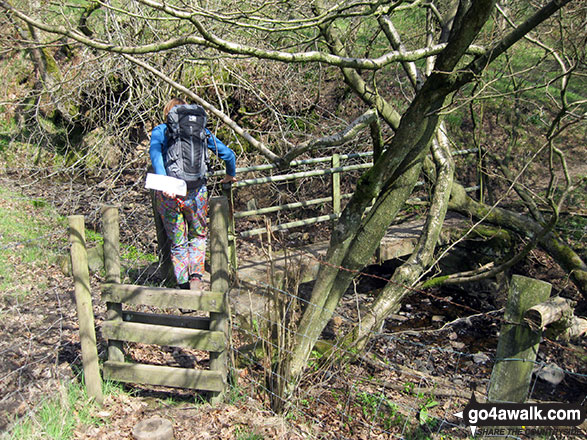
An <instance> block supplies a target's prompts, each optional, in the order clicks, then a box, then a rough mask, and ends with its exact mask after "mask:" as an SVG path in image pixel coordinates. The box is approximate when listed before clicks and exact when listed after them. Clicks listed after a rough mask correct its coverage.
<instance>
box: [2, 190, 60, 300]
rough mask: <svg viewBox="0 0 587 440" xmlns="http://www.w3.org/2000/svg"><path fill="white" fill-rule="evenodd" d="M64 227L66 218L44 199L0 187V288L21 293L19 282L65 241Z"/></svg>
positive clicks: (51, 257)
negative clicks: (31, 197) (22, 194)
mask: <svg viewBox="0 0 587 440" xmlns="http://www.w3.org/2000/svg"><path fill="white" fill-rule="evenodd" d="M65 228H66V225H65V219H63V218H62V217H60V216H59V215H58V214H57V213H56V212H55V211H54V210H53V209H52V208H51V207H50V206H48V205H47V203H45V202H44V201H43V200H31V199H27V198H25V197H22V196H21V195H19V194H17V193H15V192H13V191H10V190H8V189H6V188H3V187H0V231H1V232H0V290H2V291H5V292H6V291H12V292H18V293H23V294H24V293H25V292H24V291H22V289H21V288H20V285H21V284H23V283H26V282H27V281H29V278H30V277H31V275H32V274H34V272H35V271H36V270H38V269H40V268H42V267H46V266H48V265H49V264H51V262H52V261H53V260H54V259H55V258H56V255H57V251H58V248H59V247H60V246H63V245H65V237H66V233H65ZM62 229H63V231H61V230H62ZM60 232H62V233H60Z"/></svg>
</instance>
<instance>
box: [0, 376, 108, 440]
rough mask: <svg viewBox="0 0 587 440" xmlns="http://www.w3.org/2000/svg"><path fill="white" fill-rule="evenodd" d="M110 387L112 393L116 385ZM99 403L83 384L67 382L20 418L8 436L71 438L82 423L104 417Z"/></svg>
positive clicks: (13, 438) (12, 439)
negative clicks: (98, 415) (30, 412)
mask: <svg viewBox="0 0 587 440" xmlns="http://www.w3.org/2000/svg"><path fill="white" fill-rule="evenodd" d="M105 388H106V391H108V392H110V393H112V392H113V391H114V390H115V388H113V387H112V385H109V383H108V382H107V383H106V384H105ZM96 412H97V406H96V405H95V404H94V403H93V402H92V401H91V399H90V398H89V397H88V396H87V394H86V392H85V389H84V387H83V385H82V384H80V383H77V382H71V383H69V384H65V385H63V386H62V387H61V389H60V390H59V393H58V394H57V395H55V396H53V397H51V398H49V399H47V400H45V401H44V402H43V403H42V404H40V406H38V407H37V408H36V410H35V411H34V413H32V414H31V415H30V416H29V417H26V418H24V419H23V420H21V421H20V422H18V423H17V424H16V425H15V426H14V427H13V428H12V430H11V431H10V433H9V434H7V436H6V437H4V438H6V440H24V439H26V440H34V439H43V440H45V439H51V440H68V439H72V438H74V433H75V430H76V428H77V427H78V426H82V425H84V426H90V425H99V424H101V423H103V422H102V419H101V418H99V417H97V416H96V415H95V413H96Z"/></svg>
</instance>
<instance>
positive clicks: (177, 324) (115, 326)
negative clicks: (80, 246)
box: [72, 197, 229, 401]
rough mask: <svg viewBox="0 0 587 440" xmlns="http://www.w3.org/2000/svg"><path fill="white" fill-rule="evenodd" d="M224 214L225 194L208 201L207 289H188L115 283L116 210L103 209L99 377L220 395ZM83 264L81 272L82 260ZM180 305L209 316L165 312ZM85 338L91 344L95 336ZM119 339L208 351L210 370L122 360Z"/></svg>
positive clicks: (224, 344) (223, 378) (224, 333)
mask: <svg viewBox="0 0 587 440" xmlns="http://www.w3.org/2000/svg"><path fill="white" fill-rule="evenodd" d="M228 212H229V210H228V201H227V199H226V197H214V198H212V199H211V201H210V221H211V224H210V249H211V256H210V267H211V290H210V291H194V290H178V289H168V288H157V287H145V286H139V285H129V284H120V252H119V249H120V244H119V241H118V240H119V239H118V237H119V225H118V210H117V208H115V207H112V206H108V207H105V208H104V209H103V211H102V214H103V225H104V228H103V229H104V230H103V233H104V266H105V271H106V283H104V284H103V285H102V298H103V300H104V301H105V302H106V306H107V313H106V320H105V322H104V324H103V326H102V335H103V337H104V338H106V339H107V340H108V359H107V361H106V362H105V363H104V365H103V376H104V378H105V379H111V380H116V381H120V382H131V383H142V384H149V385H162V386H170V387H181V388H190V389H197V390H202V391H209V392H211V393H212V400H213V401H218V400H219V399H220V398H221V397H222V394H223V392H224V391H225V388H226V384H227V371H228V368H227V350H228V341H229V328H228V322H229V318H228V306H227V291H228V286H229V278H228V276H229V271H228ZM76 217H80V216H76ZM78 220H79V219H78ZM76 228H77V229H76V231H78V232H76V233H75V236H76V237H82V236H83V217H82V221H81V222H78V223H77V226H76ZM80 229H81V232H79V230H80ZM78 252H79V250H78ZM75 258H78V257H77V256H76V257H75ZM73 259H74V254H73V253H72V260H73ZM80 266H81V265H77V264H74V265H73V267H74V279H75V280H76V284H77V283H78V281H79V280H80V279H81V278H80V277H79V276H78V274H77V273H76V271H75V268H76V267H80ZM85 266H86V267H85V269H86V272H87V264H86V265H85ZM81 284H82V285H87V286H89V278H87V279H86V278H84V279H83V280H82V281H81ZM88 296H89V295H88ZM128 305H133V306H148V307H156V308H158V309H162V310H163V312H162V313H152V312H140V311H135V310H127V309H126V308H125V306H128ZM180 308H181V309H188V310H194V311H203V312H208V313H209V316H207V317H193V316H180V315H177V314H169V313H166V312H165V311H166V310H168V309H180ZM92 322H93V315H92ZM92 325H93V324H92ZM89 340H90V341H92V340H93V341H94V342H93V343H94V344H95V337H94V338H93V339H92V338H89ZM124 341H128V342H137V343H144V344H154V345H161V346H173V347H180V348H190V349H197V350H203V351H208V352H210V369H209V370H196V369H192V368H180V367H168V366H160V365H146V364H140V363H132V362H127V361H126V360H125V355H124V350H123V342H124Z"/></svg>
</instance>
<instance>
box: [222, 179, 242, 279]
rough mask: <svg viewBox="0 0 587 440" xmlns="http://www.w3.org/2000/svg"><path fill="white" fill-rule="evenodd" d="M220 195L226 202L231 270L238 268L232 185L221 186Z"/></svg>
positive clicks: (224, 184)
mask: <svg viewBox="0 0 587 440" xmlns="http://www.w3.org/2000/svg"><path fill="white" fill-rule="evenodd" d="M222 195H223V196H225V197H226V199H227V200H228V240H229V241H228V246H229V248H228V261H230V265H231V267H232V270H236V269H237V268H238V260H237V257H236V234H235V232H234V204H233V200H232V183H223V184H222Z"/></svg>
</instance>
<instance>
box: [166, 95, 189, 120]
mask: <svg viewBox="0 0 587 440" xmlns="http://www.w3.org/2000/svg"><path fill="white" fill-rule="evenodd" d="M184 104H186V102H185V101H184V100H183V99H181V98H171V99H170V100H169V102H168V103H167V104H165V107H163V119H164V120H166V121H167V115H168V114H169V112H170V111H171V109H172V108H173V107H175V106H176V105H184Z"/></svg>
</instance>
